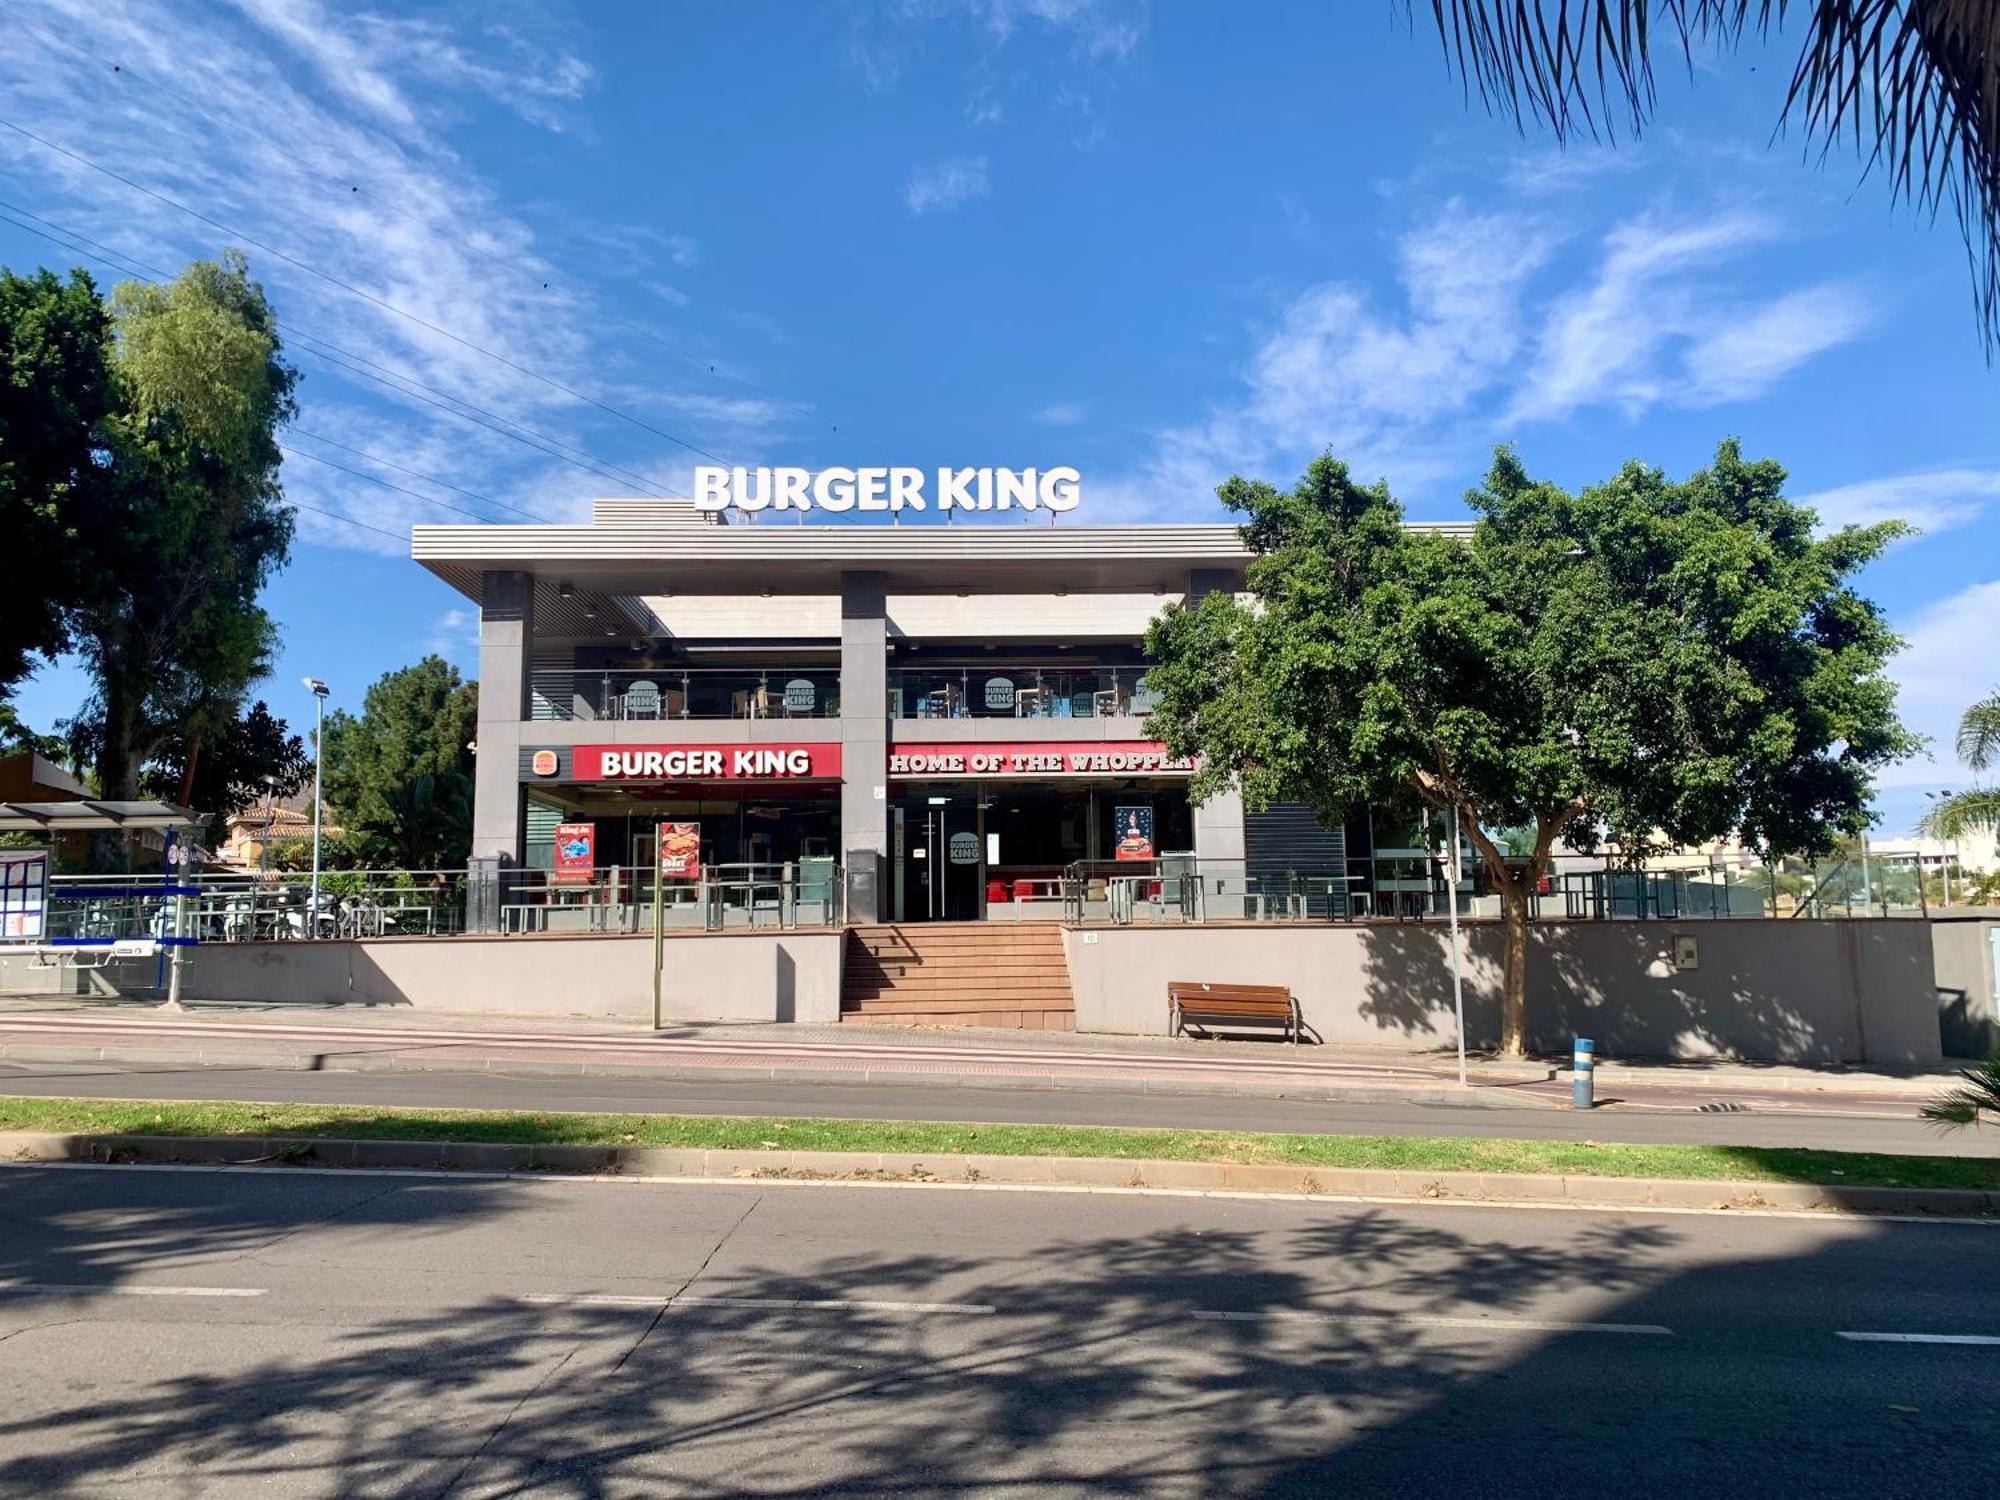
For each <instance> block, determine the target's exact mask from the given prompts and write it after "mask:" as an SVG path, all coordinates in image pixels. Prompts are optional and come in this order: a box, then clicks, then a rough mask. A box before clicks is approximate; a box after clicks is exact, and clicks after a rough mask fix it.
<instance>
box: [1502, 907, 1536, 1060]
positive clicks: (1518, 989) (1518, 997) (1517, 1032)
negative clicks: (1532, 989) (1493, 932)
mask: <svg viewBox="0 0 2000 1500" xmlns="http://www.w3.org/2000/svg"><path fill="white" fill-rule="evenodd" d="M1530 889H1531V887H1530V886H1529V884H1528V882H1527V880H1526V878H1524V874H1523V872H1510V874H1509V876H1508V878H1507V880H1506V881H1505V882H1504V883H1503V884H1502V885H1501V887H1500V911H1501V915H1502V916H1504V917H1505V918H1506V927H1505V936H1504V943H1505V957H1504V960H1503V962H1502V965H1501V987H1500V1053H1501V1055H1502V1056H1503V1057H1520V1056H1522V1055H1523V1054H1524V1053H1525V1052H1526V1050H1527V1031H1528V1025H1527V1017H1528V892H1529V890H1530Z"/></svg>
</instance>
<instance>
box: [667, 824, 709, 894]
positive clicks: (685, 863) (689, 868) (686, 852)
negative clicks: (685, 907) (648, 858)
mask: <svg viewBox="0 0 2000 1500" xmlns="http://www.w3.org/2000/svg"><path fill="white" fill-rule="evenodd" d="M660 878H661V879H662V880H699V879H701V824H699V823H662V824H661V825H660Z"/></svg>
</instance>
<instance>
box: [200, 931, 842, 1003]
mask: <svg viewBox="0 0 2000 1500" xmlns="http://www.w3.org/2000/svg"><path fill="white" fill-rule="evenodd" d="M843 941H844V939H843V937H842V935H841V934H840V933H838V932H784V933H778V932H731V933H685V934H671V935H669V936H668V937H667V939H666V958H665V963H664V966H663V969H662V981H663V987H662V994H661V1008H662V1011H663V1014H664V1015H666V1016H667V1017H670V1018H672V1019H674V1020H679V1021H806V1022H821V1023H824V1022H832V1021H837V1020H839V1019H840V971H841V956H842V944H843ZM185 988H186V993H187V995H188V998H190V999H200V1000H238V1001H260V1000H261V1001H276V1002H279V1003H284V1004H304V1005H313V1004H318V1005H349V1004H358V1005H410V1006H415V1007H417V1008H418V1009H420V1010H430V1011H472V1012H483V1013H506V1014H512V1015H536V1016H579V1017H588V1018H593V1019H617V1020H624V1021H632V1020H650V1019H651V1018H652V1014H653V939H652V937H651V936H650V935H648V936H645V937H601V936H577V937H568V936H560V935H554V936H546V937H505V938H502V937H463V938H383V939H376V940H367V939H363V940H359V941H345V940H342V941H333V942H316V943H306V942H283V943H227V944H223V943H217V944H214V945H212V946H208V947H203V948H200V949H197V950H196V953H195V959H194V963H193V966H192V969H191V971H190V973H189V974H188V976H187V979H186V981H185Z"/></svg>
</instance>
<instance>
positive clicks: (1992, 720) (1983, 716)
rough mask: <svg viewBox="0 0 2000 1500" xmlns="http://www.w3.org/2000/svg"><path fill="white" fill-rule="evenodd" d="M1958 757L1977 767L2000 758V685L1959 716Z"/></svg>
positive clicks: (1980, 768)
mask: <svg viewBox="0 0 2000 1500" xmlns="http://www.w3.org/2000/svg"><path fill="white" fill-rule="evenodd" d="M1958 758H1959V759H1960V760H1961V761H1963V762H1964V763H1965V764H1966V765H1968V766H1970V767H1972V769H1973V770H1975V771H1984V770H1987V769H1988V768H1989V767H1991V766H1992V764H1993V763H1994V761H1996V760H2000V688H1995V689H1994V690H1993V691H1992V692H1991V693H1989V694H1988V695H1987V696H1986V697H1984V698H1981V699H1980V700H1979V701H1978V702H1977V703H1975V704H1973V705H1972V707H1970V708H1968V709H1967V710H1966V711H1965V712H1964V713H1963V714H1962V715H1960V717H1959V721H1958Z"/></svg>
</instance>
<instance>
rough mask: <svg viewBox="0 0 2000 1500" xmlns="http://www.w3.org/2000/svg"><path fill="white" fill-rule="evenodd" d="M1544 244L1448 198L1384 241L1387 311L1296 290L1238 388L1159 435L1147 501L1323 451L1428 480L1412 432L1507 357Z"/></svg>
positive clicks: (1549, 241) (1512, 220)
mask: <svg viewBox="0 0 2000 1500" xmlns="http://www.w3.org/2000/svg"><path fill="white" fill-rule="evenodd" d="M1555 244H1556V234H1555V232H1554V231H1552V230H1550V229H1547V228H1544V227H1541V226H1539V225H1538V224H1537V223H1536V222H1535V221H1534V220H1532V219H1530V218H1524V217H1523V216H1521V215H1519V214H1514V213H1506V214H1492V215H1485V214H1475V213H1471V212H1468V211H1467V210H1466V209H1465V208H1464V207H1463V206H1462V205H1460V204H1456V203H1453V204H1448V205H1446V207H1445V208H1444V209H1443V210H1442V211H1441V212H1440V213H1439V214H1438V215H1437V216H1436V217H1435V218H1434V219H1432V220H1431V221H1430V222H1428V223H1427V224H1425V225H1424V226H1422V227H1421V228H1419V229H1416V230H1413V231H1412V232H1411V233H1409V234H1407V235H1406V236H1404V238H1403V240H1402V241H1401V242H1400V244H1399V245H1398V247H1397V251H1398V253H1397V265H1398V282H1399V284H1400V288H1401V291H1402V305H1401V306H1399V307H1395V306H1391V307H1385V306H1382V305H1380V303H1379V302H1378V300H1377V299H1375V298H1373V297H1371V296H1370V295H1369V294H1368V293H1367V291H1365V290H1364V289H1362V288H1360V287H1358V286H1355V285H1353V284H1351V283H1347V282H1337V281H1335V282H1324V283H1322V284H1320V285H1318V286H1314V287H1309V288H1307V289H1306V290H1305V291H1304V292H1301V293H1299V294H1298V295H1297V296H1296V297H1294V298H1293V299H1292V300H1291V301H1290V302H1289V303H1287V304H1286V305H1285V306H1284V308H1283V309H1282V310H1281V311H1280V312H1279V314H1278V318H1277V321H1276V323H1275V325H1274V326H1271V327H1268V328H1266V329H1264V330H1263V331H1262V333H1261V335H1260V337H1259V339H1258V342H1257V345H1256V348H1255V350H1254V351H1253V353H1252V354H1251V356H1250V358H1249V360H1248V362H1247V365H1246V367H1245V369H1244V371H1243V377H1242V389H1241V392H1240V394H1239V395H1238V396H1237V397H1236V398H1235V399H1233V400H1230V401H1228V402H1225V403H1222V404H1221V405H1220V406H1218V407H1217V408H1216V409H1215V410H1213V411H1212V412H1211V413H1210V414H1209V415H1208V417H1207V418H1206V419H1204V420H1202V421H1200V422H1198V423H1195V424H1193V425H1190V426H1187V427H1182V428H1176V429H1171V430H1169V431H1167V432H1164V433H1162V434H1161V441H1160V448H1159V450H1158V452H1157V454H1156V456H1155V458H1154V460H1153V462H1152V464H1151V465H1150V472H1149V474H1148V476H1147V480H1148V482H1150V483H1152V484H1154V485H1157V486H1158V488H1159V490H1160V494H1159V498H1158V500H1157V502H1156V505H1157V506H1158V508H1159V509H1161V510H1165V511H1169V512H1171V511H1174V510H1183V511H1185V510H1187V509H1190V508H1192V509H1197V510H1199V509H1212V508H1213V499H1212V494H1211V492H1212V491H1213V489H1214V487H1215V484H1216V483H1217V482H1218V481H1219V480H1221V479H1222V478H1223V477H1224V476H1226V475H1227V474H1229V473H1230V472H1232V471H1238V470H1240V471H1244V472H1257V471H1260V470H1264V469H1277V470H1278V471H1280V473H1282V471H1283V470H1284V469H1286V468H1289V467H1296V466H1299V465H1301V464H1302V463H1303V462H1304V460H1305V459H1306V458H1308V457H1310V456H1311V455H1312V454H1315V453H1317V452H1319V451H1320V450H1321V449H1323V448H1326V447H1328V446H1331V447H1332V449H1333V451H1334V452H1335V453H1336V454H1338V455H1339V456H1340V457H1342V458H1344V459H1346V460H1347V461H1348V463H1349V464H1350V465H1352V467H1353V468H1354V469H1355V471H1356V473H1357V474H1358V475H1360V476H1361V477H1363V478H1365V479H1374V478H1376V477H1379V476H1382V475H1388V476H1389V477H1391V478H1392V479H1394V480H1396V481H1397V482H1398V483H1400V484H1403V485H1413V484H1418V483H1422V482H1425V481H1427V480H1429V479H1432V478H1434V477H1436V475H1437V474H1438V473H1439V472H1440V469H1441V465H1442V462H1443V460H1442V458H1441V456H1440V454H1439V453H1438V452H1437V451H1436V450H1435V448H1434V447H1433V446H1431V445H1429V444H1427V443H1426V442H1425V441H1424V438H1425V435H1426V434H1427V433H1429V432H1431V431H1432V430H1433V429H1434V428H1435V426H1436V425H1437V424H1438V423H1440V422H1443V421H1445V420H1447V419H1450V418H1453V417H1455V416H1457V415H1459V414H1461V413H1463V412H1464V411H1465V410H1466V409H1467V408H1468V407H1469V406H1470V405H1471V403H1472V402H1473V401H1474V399H1475V398H1476V397H1478V396H1479V395H1480V394H1481V393H1482V392H1485V391H1487V390H1489V389H1490V388H1491V387H1492V386H1493V384H1494V383H1495V382H1496V381H1498V380H1499V379H1500V378H1501V377H1502V375H1503V373H1504V372H1506V371H1507V370H1509V369H1511V368H1512V367H1513V366H1514V364H1515V363H1516V362H1517V360H1518V358H1519V356H1520V352H1521V348H1522V344H1523V339H1524V335H1525V328H1524V311H1523V296H1524V293H1525V291H1526V288H1527V285H1528V283H1529V281H1530V279H1531V278H1532V277H1533V275H1534V274H1535V272H1536V271H1537V270H1538V269H1540V268H1541V267H1542V266H1543V265H1544V264H1545V263H1546V262H1547V260H1548V257H1549V255H1550V253H1551V252H1552V251H1553V249H1554V247H1555ZM1142 487H1143V486H1138V485H1135V486H1134V489H1135V490H1137V489H1138V488H1142Z"/></svg>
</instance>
